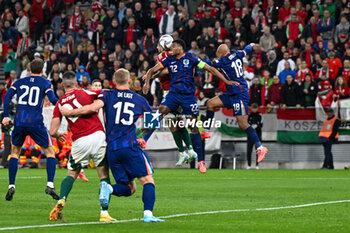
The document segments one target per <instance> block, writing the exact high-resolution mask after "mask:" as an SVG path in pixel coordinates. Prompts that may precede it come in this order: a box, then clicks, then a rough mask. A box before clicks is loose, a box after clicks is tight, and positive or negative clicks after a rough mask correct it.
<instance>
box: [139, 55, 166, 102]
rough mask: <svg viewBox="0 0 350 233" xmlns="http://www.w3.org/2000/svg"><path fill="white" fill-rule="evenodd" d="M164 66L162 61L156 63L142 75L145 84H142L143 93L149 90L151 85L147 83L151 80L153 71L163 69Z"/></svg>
mask: <svg viewBox="0 0 350 233" xmlns="http://www.w3.org/2000/svg"><path fill="white" fill-rule="evenodd" d="M163 68H164V66H163V65H162V63H160V62H159V63H158V64H157V65H155V66H153V67H152V68H151V69H149V70H148V71H147V73H146V75H145V77H144V80H145V85H144V86H143V89H142V91H143V94H145V95H146V94H147V93H148V92H149V89H150V87H151V85H150V84H149V81H150V80H151V78H152V76H153V74H154V73H156V72H157V71H159V70H161V69H163Z"/></svg>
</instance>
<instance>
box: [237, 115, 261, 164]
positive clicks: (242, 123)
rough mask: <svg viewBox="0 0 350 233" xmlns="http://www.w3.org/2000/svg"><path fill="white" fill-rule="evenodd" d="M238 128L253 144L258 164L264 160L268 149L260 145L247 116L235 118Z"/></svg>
mask: <svg viewBox="0 0 350 233" xmlns="http://www.w3.org/2000/svg"><path fill="white" fill-rule="evenodd" d="M236 118H237V123H238V126H239V128H241V129H243V130H244V131H245V132H246V133H247V135H248V137H249V138H250V139H251V140H252V141H253V142H254V144H255V149H256V153H257V155H258V163H260V162H261V161H263V160H264V158H265V156H266V153H267V151H268V149H267V148H266V147H264V146H262V145H261V142H260V139H259V137H258V135H257V134H256V132H255V129H253V127H252V126H251V125H249V123H248V115H243V116H237V117H236Z"/></svg>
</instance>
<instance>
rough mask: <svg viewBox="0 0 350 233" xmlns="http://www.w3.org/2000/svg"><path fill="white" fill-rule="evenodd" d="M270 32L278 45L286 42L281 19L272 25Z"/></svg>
mask: <svg viewBox="0 0 350 233" xmlns="http://www.w3.org/2000/svg"><path fill="white" fill-rule="evenodd" d="M272 34H273V35H274V36H275V39H276V41H277V43H278V46H279V47H281V46H282V45H285V44H287V35H286V29H285V28H284V26H283V21H282V20H278V21H277V26H274V28H273V31H272Z"/></svg>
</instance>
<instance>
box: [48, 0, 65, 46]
mask: <svg viewBox="0 0 350 233" xmlns="http://www.w3.org/2000/svg"><path fill="white" fill-rule="evenodd" d="M64 9H65V5H64V0H55V1H54V2H53V4H52V8H51V15H52V16H53V19H52V24H51V27H52V28H53V30H54V31H53V32H54V35H55V39H56V40H57V39H58V37H59V35H60V30H61V28H60V25H61V20H62V18H61V12H63V11H64Z"/></svg>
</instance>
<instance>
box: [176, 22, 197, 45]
mask: <svg viewBox="0 0 350 233" xmlns="http://www.w3.org/2000/svg"><path fill="white" fill-rule="evenodd" d="M199 35H200V31H199V28H198V27H197V26H196V22H195V21H194V19H189V20H188V24H187V26H186V27H185V28H184V30H183V31H182V33H181V36H180V37H181V39H182V40H183V41H185V43H186V47H188V48H189V47H190V45H191V42H192V41H195V40H197V37H198V36H199Z"/></svg>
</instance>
